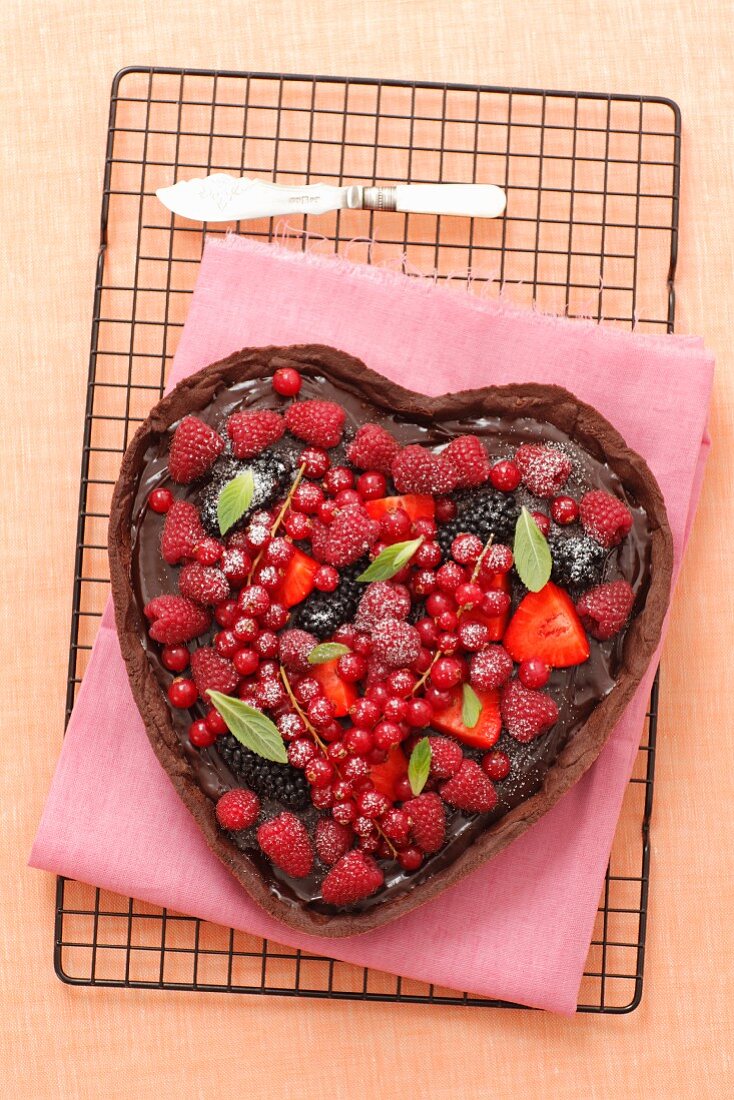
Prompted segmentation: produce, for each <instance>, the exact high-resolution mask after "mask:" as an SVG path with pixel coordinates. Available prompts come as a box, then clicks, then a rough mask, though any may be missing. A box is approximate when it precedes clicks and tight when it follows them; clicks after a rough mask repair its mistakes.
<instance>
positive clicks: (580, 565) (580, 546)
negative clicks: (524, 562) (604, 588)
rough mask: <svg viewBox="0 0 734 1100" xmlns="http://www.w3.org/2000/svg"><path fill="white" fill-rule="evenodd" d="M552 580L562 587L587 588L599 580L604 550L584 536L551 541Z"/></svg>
mask: <svg viewBox="0 0 734 1100" xmlns="http://www.w3.org/2000/svg"><path fill="white" fill-rule="evenodd" d="M550 549H551V554H552V557H553V572H552V574H551V576H552V577H553V580H554V581H555V582H556V583H557V584H560V585H563V586H564V587H578V588H589V587H590V586H591V585H593V584H596V583H597V582H598V581H599V580H600V579H601V569H602V565H603V564H604V558H605V553H604V548H603V547H602V546H600V545H599V543H598V542H597V541H596V540H595V539H591V538H588V536H586V535H572V536H571V537H570V538H558V539H553V540H552V542H551V544H550Z"/></svg>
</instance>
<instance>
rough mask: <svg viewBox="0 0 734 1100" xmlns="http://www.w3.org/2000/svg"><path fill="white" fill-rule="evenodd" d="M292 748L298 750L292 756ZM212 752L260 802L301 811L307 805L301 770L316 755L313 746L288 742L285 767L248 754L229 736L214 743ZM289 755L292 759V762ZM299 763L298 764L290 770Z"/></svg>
mask: <svg viewBox="0 0 734 1100" xmlns="http://www.w3.org/2000/svg"><path fill="white" fill-rule="evenodd" d="M296 745H299V746H301V748H299V749H296V750H295V751H294V752H293V754H292V752H291V750H293V749H294V746H296ZM304 749H305V751H304ZM216 751H217V752H218V753H219V755H220V756H221V757H222V759H223V760H224V762H225V764H226V765H227V767H228V768H229V770H230V771H231V772H232V774H233V775H234V776H235V777H236V778H237V779H238V780H240V781H241V782H243V783H246V784H247V786H248V787H251V788H252V790H253V791H256V792H257V794H258V795H259V796H260V798H270V799H272V800H273V801H275V802H280V803H282V805H284V806H288V807H289V808H290V809H292V810H298V809H301V807H303V806H306V805H307V804H308V802H309V797H308V783H307V781H306V778H305V776H304V775H303V772H302V770H301V769H302V768H303V767H305V765H306V764H307V763H308V760H310V759H311V757H312V756H313V755H314V754H315V752H316V746H315V745H314V743H313V741H311V740H310V739H306V738H299V739H297V740H295V741H291V743H290V745H289V746H288V759H289V760H290V763H289V764H276V763H275V762H274V761H272V760H266V759H265V757H264V756H258V755H257V754H256V753H254V752H250V750H249V749H246V748H245V747H244V746H243V745H241V744H240V742H239V741H237V740H236V738H235V737H233V736H232V734H231V733H228V734H226V735H225V736H224V737H220V738H219V739H218V740H217V746H216ZM292 755H293V757H295V759H292ZM299 759H301V760H302V763H300V764H299V765H298V766H293V765H294V764H295V763H296V760H299Z"/></svg>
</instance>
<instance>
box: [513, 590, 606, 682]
mask: <svg viewBox="0 0 734 1100" xmlns="http://www.w3.org/2000/svg"><path fill="white" fill-rule="evenodd" d="M503 642H504V646H505V649H506V650H507V652H508V653H509V654H510V656H511V657H512V659H513V661H517V662H518V663H519V662H520V661H526V660H530V659H531V658H532V657H537V658H538V659H539V660H541V661H544V662H545V664H547V665H550V667H551V668H570V666H571V665H580V664H583V662H584V661H586V660H587V659H588V657H589V652H590V650H589V640H588V638H587V637H586V634H585V632H584V628H583V626H582V625H581V620H580V619H579V617H578V615H577V614H576V609H575V607H574V606H573V603H572V602H571V598H570V597H569V595H568V593H566V592H564V591H563V589H562V588H558V586H557V585H555V584H553V583H552V582H551V581H549V582H548V584H546V585H545V587H544V588H541V590H540V592H528V594H527V596H525V598H524V599H523V600H521V601H520V605H519V607H518V609H517V611H516V612H515V614H514V615H513V617H512V621H511V622H510V625H509V626H508V628H507V630H506V631H505V636H504V639H503Z"/></svg>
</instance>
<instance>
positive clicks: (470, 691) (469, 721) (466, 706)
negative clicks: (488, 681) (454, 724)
mask: <svg viewBox="0 0 734 1100" xmlns="http://www.w3.org/2000/svg"><path fill="white" fill-rule="evenodd" d="M461 694H462V700H461V721H462V724H463V725H465V726H466V728H467V729H468V730H473V729H474V727H475V726H476V724H477V722H478V721H479V718H480V716H481V713H482V704H481V701H480V699H479V696H478V695H477V693H476V691H475V690H474V688H473V687H472V686H471V684H464V685H463V687H462V689H461Z"/></svg>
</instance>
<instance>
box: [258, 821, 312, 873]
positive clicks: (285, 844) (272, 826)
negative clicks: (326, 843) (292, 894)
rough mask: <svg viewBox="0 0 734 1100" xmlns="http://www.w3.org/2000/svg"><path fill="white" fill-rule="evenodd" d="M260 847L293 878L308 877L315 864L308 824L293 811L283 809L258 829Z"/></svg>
mask: <svg viewBox="0 0 734 1100" xmlns="http://www.w3.org/2000/svg"><path fill="white" fill-rule="evenodd" d="M257 842H258V844H259V845H260V847H261V849H262V850H263V852H264V853H265V855H266V856H267V857H268V859H269V860H271V861H272V862H273V863H275V864H276V865H277V866H278V867H280V869H281V870H282V871H285V873H286V874H287V875H290V876H291V877H292V878H305V877H306V875H308V874H310V873H311V868H312V867H313V847H312V845H311V839H310V837H309V835H308V833H307V832H306V826H305V825H304V824H303V822H302V821H299V819H298V818H297V817H295V815H294V814H290V813H287V812H286V813H282V814H279V815H278V817H274V818H273V819H272V821H266V822H265V824H264V825H261V826H260V828H259V829H258V830H257Z"/></svg>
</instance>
